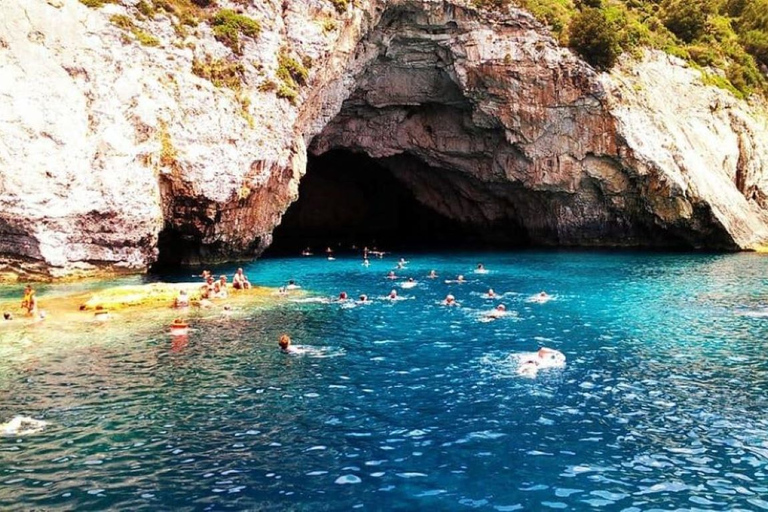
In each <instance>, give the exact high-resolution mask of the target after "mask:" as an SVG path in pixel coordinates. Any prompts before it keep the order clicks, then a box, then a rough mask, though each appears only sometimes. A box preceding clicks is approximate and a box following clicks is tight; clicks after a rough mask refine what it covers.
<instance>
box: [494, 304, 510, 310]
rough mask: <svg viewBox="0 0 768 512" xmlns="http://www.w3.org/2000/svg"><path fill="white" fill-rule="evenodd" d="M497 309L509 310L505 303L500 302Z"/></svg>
mask: <svg viewBox="0 0 768 512" xmlns="http://www.w3.org/2000/svg"><path fill="white" fill-rule="evenodd" d="M496 310H497V311H506V310H507V306H505V305H504V304H499V305H498V306H496Z"/></svg>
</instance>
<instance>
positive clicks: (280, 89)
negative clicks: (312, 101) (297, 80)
mask: <svg viewBox="0 0 768 512" xmlns="http://www.w3.org/2000/svg"><path fill="white" fill-rule="evenodd" d="M298 94H299V93H298V91H297V90H296V89H294V88H292V87H289V86H287V85H286V84H284V83H281V84H280V85H278V86H277V97H278V98H284V99H286V100H288V101H290V102H291V104H295V103H296V96H298Z"/></svg>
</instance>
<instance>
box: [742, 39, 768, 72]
mask: <svg viewBox="0 0 768 512" xmlns="http://www.w3.org/2000/svg"><path fill="white" fill-rule="evenodd" d="M740 41H741V44H743V45H744V49H745V50H747V51H748V52H749V53H751V54H752V55H753V56H754V57H755V59H756V60H757V61H758V62H759V63H760V64H762V65H763V66H768V33H766V32H764V31H762V30H750V31H748V32H746V33H744V34H743V35H742V36H741V38H740Z"/></svg>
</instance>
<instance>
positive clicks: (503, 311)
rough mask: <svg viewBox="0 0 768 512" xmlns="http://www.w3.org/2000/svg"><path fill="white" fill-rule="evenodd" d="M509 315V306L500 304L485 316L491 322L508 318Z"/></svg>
mask: <svg viewBox="0 0 768 512" xmlns="http://www.w3.org/2000/svg"><path fill="white" fill-rule="evenodd" d="M507 314H508V312H507V306H505V305H504V304H499V305H498V306H496V307H495V308H494V309H492V310H490V311H488V312H487V313H486V314H485V317H486V318H488V319H491V320H496V319H497V318H501V317H504V316H507Z"/></svg>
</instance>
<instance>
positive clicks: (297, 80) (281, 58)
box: [277, 50, 309, 86]
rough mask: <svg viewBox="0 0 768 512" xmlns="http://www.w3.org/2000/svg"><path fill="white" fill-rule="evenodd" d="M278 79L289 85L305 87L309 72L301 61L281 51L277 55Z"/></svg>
mask: <svg viewBox="0 0 768 512" xmlns="http://www.w3.org/2000/svg"><path fill="white" fill-rule="evenodd" d="M277 77H278V78H280V79H281V80H282V81H283V82H286V83H288V84H289V85H294V86H295V85H296V84H298V85H305V84H306V83H307V78H308V77H309V71H307V68H305V67H304V65H303V64H301V63H300V62H299V61H297V60H296V59H294V58H293V57H291V56H290V55H288V54H287V53H286V52H285V51H284V50H281V51H280V53H279V54H278V55H277Z"/></svg>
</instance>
